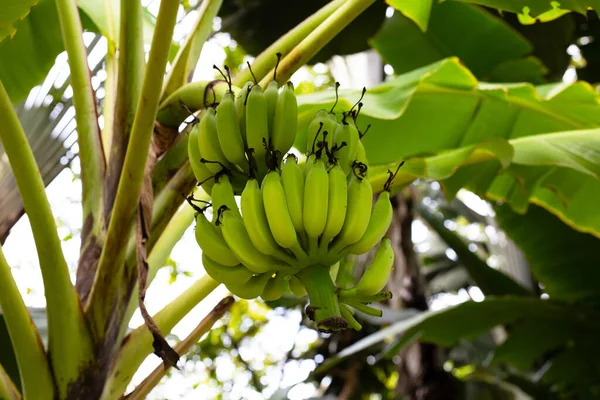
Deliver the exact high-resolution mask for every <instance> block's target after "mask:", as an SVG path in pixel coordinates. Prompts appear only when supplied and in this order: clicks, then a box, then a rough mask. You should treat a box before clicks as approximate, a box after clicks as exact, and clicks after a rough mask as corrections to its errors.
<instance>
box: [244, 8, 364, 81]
mask: <svg viewBox="0 0 600 400" xmlns="http://www.w3.org/2000/svg"><path fill="white" fill-rule="evenodd" d="M373 3H375V0H348V1H346V2H345V3H344V4H342V5H341V6H340V7H339V8H337V9H336V10H335V12H334V13H333V14H331V15H330V16H329V17H328V18H327V19H326V20H325V21H324V22H323V23H321V24H319V26H318V27H316V28H315V29H314V30H312V31H311V32H310V33H309V34H308V36H306V37H305V38H304V40H302V41H301V42H300V43H299V44H298V45H297V46H295V47H294V48H293V50H291V51H290V52H289V53H288V54H287V55H286V56H285V57H284V58H283V59H282V60H281V62H280V63H279V67H278V68H277V82H279V83H282V82H286V81H287V80H288V79H290V77H291V76H292V74H293V73H294V72H296V71H297V70H298V68H300V67H301V66H303V65H304V64H306V63H307V62H308V61H310V59H311V58H312V57H313V56H314V55H315V54H317V53H318V52H319V51H320V50H321V49H322V48H323V47H325V45H326V44H327V43H329V42H330V41H331V39H333V38H334V37H335V36H336V35H337V34H338V33H340V32H341V31H342V29H344V28H345V27H346V26H348V24H349V23H350V22H352V21H353V20H354V19H355V18H356V17H358V16H359V15H360V14H361V13H362V12H363V11H364V10H366V9H367V8H368V7H369V6H370V5H371V4H373ZM272 80H273V70H271V71H270V72H269V73H267V74H266V75H265V76H264V77H263V78H262V79H261V81H260V85H261V86H262V87H267V85H268V84H269V82H271V81H272ZM236 83H237V80H236Z"/></svg>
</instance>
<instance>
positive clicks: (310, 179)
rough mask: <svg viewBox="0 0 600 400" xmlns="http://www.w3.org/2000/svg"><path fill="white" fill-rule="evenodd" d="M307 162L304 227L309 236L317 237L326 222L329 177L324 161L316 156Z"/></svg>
mask: <svg viewBox="0 0 600 400" xmlns="http://www.w3.org/2000/svg"><path fill="white" fill-rule="evenodd" d="M308 162H309V164H307V166H306V168H307V174H306V181H305V182H304V209H303V222H304V229H305V230H306V233H307V234H308V236H309V237H310V238H313V239H314V238H318V237H319V236H321V234H322V233H323V230H324V229H325V224H326V223H327V203H328V201H329V178H328V176H327V169H326V167H325V162H324V161H323V160H322V159H320V158H317V159H316V160H315V161H314V163H312V165H310V163H311V162H310V161H308Z"/></svg>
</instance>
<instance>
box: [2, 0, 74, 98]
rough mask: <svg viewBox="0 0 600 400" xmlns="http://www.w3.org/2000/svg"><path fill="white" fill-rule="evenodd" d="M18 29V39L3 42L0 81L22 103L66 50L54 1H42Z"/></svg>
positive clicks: (15, 36)
mask: <svg viewBox="0 0 600 400" xmlns="http://www.w3.org/2000/svg"><path fill="white" fill-rule="evenodd" d="M15 27H16V28H17V31H16V33H15V34H14V36H13V37H12V38H7V39H6V40H4V41H2V42H0V60H2V62H0V80H2V83H3V84H4V87H5V88H6V91H7V92H8V95H9V96H10V99H11V100H12V102H13V103H18V102H19V101H21V100H23V99H24V98H25V96H27V93H29V90H31V88H32V87H34V86H35V85H37V84H39V83H40V82H42V80H43V79H44V77H45V76H46V74H47V73H48V71H49V70H50V68H51V67H52V65H53V64H54V59H55V58H56V56H57V55H58V53H60V52H61V51H62V50H63V48H64V47H63V42H62V35H61V32H60V25H59V21H58V12H57V10H56V4H55V2H54V1H53V0H39V3H38V4H37V5H36V6H35V7H33V8H32V9H31V12H30V13H29V15H28V16H27V17H26V18H25V19H23V20H22V21H20V22H18V23H16V24H15Z"/></svg>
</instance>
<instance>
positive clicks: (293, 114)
mask: <svg viewBox="0 0 600 400" xmlns="http://www.w3.org/2000/svg"><path fill="white" fill-rule="evenodd" d="M297 129H298V102H297V100H296V94H295V93H294V85H293V84H292V82H288V83H287V84H286V85H285V86H284V87H283V89H282V91H281V93H280V94H279V97H278V98H277V104H276V106H275V115H274V117H273V130H272V131H271V137H270V142H269V143H270V146H271V147H272V148H273V149H274V150H275V151H278V152H279V154H280V155H281V156H283V155H285V154H286V153H287V152H288V151H289V150H290V148H291V147H292V145H293V144H294V139H295V138H296V130H297Z"/></svg>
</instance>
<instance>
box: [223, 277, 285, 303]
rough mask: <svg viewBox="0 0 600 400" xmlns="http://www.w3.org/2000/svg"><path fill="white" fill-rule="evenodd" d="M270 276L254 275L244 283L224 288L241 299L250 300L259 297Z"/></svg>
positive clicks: (226, 285)
mask: <svg viewBox="0 0 600 400" xmlns="http://www.w3.org/2000/svg"><path fill="white" fill-rule="evenodd" d="M272 275H273V274H272V273H271V272H267V273H264V274H260V275H255V276H253V277H252V278H250V280H249V281H247V282H245V283H234V284H225V287H226V288H227V290H229V291H230V292H231V293H233V294H235V295H236V296H238V297H241V298H242V299H246V300H252V299H255V298H257V297H258V296H260V295H261V293H262V292H263V291H264V290H265V286H266V285H267V282H269V279H271V276H272Z"/></svg>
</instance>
